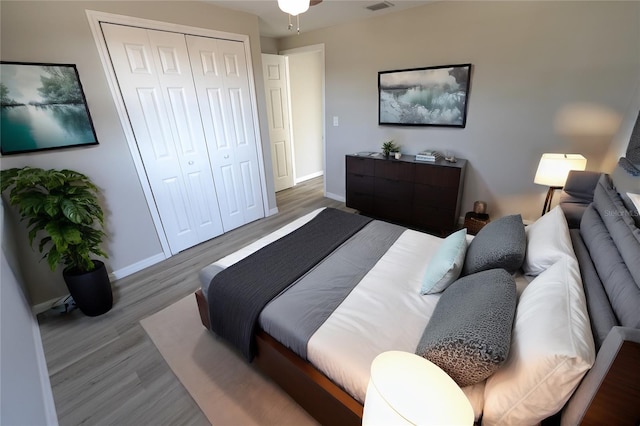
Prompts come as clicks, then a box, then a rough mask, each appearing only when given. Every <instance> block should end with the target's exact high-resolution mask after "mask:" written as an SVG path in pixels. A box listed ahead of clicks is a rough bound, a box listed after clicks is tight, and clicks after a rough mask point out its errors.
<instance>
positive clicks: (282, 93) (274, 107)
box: [262, 53, 294, 192]
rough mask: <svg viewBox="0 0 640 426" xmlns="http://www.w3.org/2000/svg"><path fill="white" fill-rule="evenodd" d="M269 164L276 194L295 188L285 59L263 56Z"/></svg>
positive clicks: (264, 54)
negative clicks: (269, 150)
mask: <svg viewBox="0 0 640 426" xmlns="http://www.w3.org/2000/svg"><path fill="white" fill-rule="evenodd" d="M262 71H263V75H264V88H265V94H266V99H267V119H268V121H269V139H270V141H271V143H270V145H271V161H272V162H273V180H274V183H275V190H276V192H278V191H282V190H283V189H287V188H291V187H292V186H293V184H294V173H293V155H292V150H291V127H290V123H291V119H290V109H289V91H288V82H287V58H286V56H280V55H270V54H266V53H263V54H262Z"/></svg>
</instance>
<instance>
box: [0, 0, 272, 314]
mask: <svg viewBox="0 0 640 426" xmlns="http://www.w3.org/2000/svg"><path fill="white" fill-rule="evenodd" d="M85 9H90V10H97V11H102V12H109V13H116V14H120V15H128V16H135V17H140V18H145V19H152V20H157V21H164V22H171V23H176V24H181V25H190V26H194V27H200V28H208V29H215V30H220V31H226V32H231V33H237V34H246V35H248V36H249V38H250V43H251V53H252V61H253V69H254V74H255V76H256V78H255V86H256V93H257V96H258V115H259V117H265V116H266V115H265V114H266V106H265V105H266V104H265V99H264V82H263V80H262V71H261V69H262V62H261V58H260V50H261V49H260V36H259V28H258V18H257V17H256V16H253V15H250V14H246V13H241V12H235V11H231V10H228V9H222V8H219V7H216V6H213V5H210V4H206V3H204V2H187V1H175V2H174V1H158V2H149V1H140V2H133V1H132V2H120V1H108V2H98V1H69V2H66V1H4V0H3V1H2V14H1V16H0V39H1V44H0V52H1V55H2V56H1V59H2V60H5V61H24V62H51V63H69V64H76V65H77V67H78V72H79V74H80V79H81V81H82V84H83V86H84V90H85V94H86V97H87V102H88V104H89V109H90V111H91V115H92V117H93V121H94V124H95V128H96V132H97V134H98V140H99V142H100V145H98V146H96V147H88V148H75V149H65V150H57V151H51V152H43V153H33V154H29V155H12V156H5V157H3V158H2V164H1V167H2V169H7V168H10V167H22V166H25V165H30V166H36V167H43V168H72V169H75V170H78V171H80V172H83V173H86V174H87V175H89V176H90V177H91V178H92V179H93V180H94V181H95V183H96V184H97V185H98V186H99V187H100V188H101V189H102V191H103V194H104V203H103V206H104V208H105V210H106V230H107V233H108V235H109V237H108V240H107V242H106V244H105V246H106V251H107V252H108V254H109V260H108V262H107V264H108V266H109V269H110V270H111V271H121V270H126V269H131V268H134V267H135V265H140V264H145V262H148V260H149V259H153V258H157V257H158V255H161V253H162V250H161V246H160V243H159V240H158V237H157V234H156V230H155V228H154V226H153V223H152V220H151V215H150V213H149V209H148V207H147V204H146V201H145V198H144V194H143V192H142V188H141V185H140V183H139V179H138V176H137V174H136V171H135V168H134V164H133V160H132V158H131V153H130V151H129V147H128V145H127V142H126V139H125V137H124V133H123V130H122V127H121V124H120V121H119V119H118V116H117V113H116V109H115V104H114V102H113V99H112V97H111V93H110V91H109V87H108V85H107V79H106V77H105V73H104V70H103V68H102V64H101V62H100V59H99V56H98V52H97V48H96V44H95V42H94V39H93V36H92V34H91V31H90V28H89V23H88V20H87V17H86V14H85ZM262 121H264V120H262V119H261V122H262ZM261 124H262V123H261ZM260 130H261V132H260V136H261V138H262V141H263V148H264V150H263V157H264V159H265V167H266V180H267V186H268V191H269V208H270V209H274V208H275V207H276V205H275V194H274V192H273V176H272V173H271V166H270V164H271V153H270V151H269V138H268V129H267V127H266V126H265V125H261V127H260ZM12 220H15V217H14V218H12ZM20 234H21V236H22V238H18V244H19V247H18V251H19V257H20V258H21V265H20V267H21V269H22V274H23V276H24V278H25V281H26V283H27V287H28V293H29V296H30V300H31V303H32V304H39V303H42V302H44V301H47V300H50V299H53V298H56V297H58V296H60V295H62V294H65V292H66V287H65V285H64V282H63V280H62V277H61V275H62V274H61V272H59V271H58V272H55V273H52V272H50V271H49V270H48V268H47V266H46V262H38V260H39V255H38V254H36V253H35V252H34V251H33V250H32V249H31V248H30V247H29V246H28V243H27V240H26V234H25V231H24V228H23V227H21V228H20Z"/></svg>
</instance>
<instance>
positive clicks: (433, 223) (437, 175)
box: [346, 155, 467, 235]
mask: <svg viewBox="0 0 640 426" xmlns="http://www.w3.org/2000/svg"><path fill="white" fill-rule="evenodd" d="M466 167H467V160H463V159H458V161H457V162H456V163H448V162H446V161H444V160H439V161H436V162H425V161H416V160H415V158H414V156H412V155H403V156H402V158H400V159H399V160H396V159H385V158H383V157H368V156H358V155H347V157H346V195H347V207H350V208H352V209H356V210H359V211H360V212H361V213H363V214H366V215H370V216H372V217H376V218H379V219H383V220H387V221H389V222H395V223H399V224H402V225H406V226H408V227H410V228H416V229H421V230H425V231H429V232H434V233H438V234H441V235H446V234H449V233H450V232H452V231H453V230H455V229H456V228H457V224H458V215H459V214H460V201H461V199H462V187H463V184H464V173H465V169H466Z"/></svg>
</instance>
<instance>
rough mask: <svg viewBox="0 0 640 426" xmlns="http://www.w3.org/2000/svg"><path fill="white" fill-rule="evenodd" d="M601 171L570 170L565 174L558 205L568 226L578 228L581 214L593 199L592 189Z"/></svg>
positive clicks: (593, 189) (594, 187)
mask: <svg viewBox="0 0 640 426" xmlns="http://www.w3.org/2000/svg"><path fill="white" fill-rule="evenodd" d="M601 175H602V173H600V172H588V171H578V170H572V171H570V172H569V175H568V176H567V181H566V182H565V184H564V188H563V190H562V193H561V194H560V202H559V205H560V207H561V208H562V211H563V212H564V215H565V217H566V218H567V223H568V224H569V228H579V227H580V220H581V219H582V214H583V213H584V211H585V210H586V209H587V206H588V205H589V204H591V202H592V201H593V191H595V189H596V185H597V184H598V180H599V179H600V176H601Z"/></svg>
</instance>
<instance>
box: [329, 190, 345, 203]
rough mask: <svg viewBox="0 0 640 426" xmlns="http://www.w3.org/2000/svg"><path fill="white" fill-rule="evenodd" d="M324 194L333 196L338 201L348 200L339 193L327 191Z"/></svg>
mask: <svg viewBox="0 0 640 426" xmlns="http://www.w3.org/2000/svg"><path fill="white" fill-rule="evenodd" d="M324 196H325V197H327V198H331V199H332V200H336V201H340V202H342V203H344V202H346V201H347V199H346V198H345V197H343V196H341V195H338V194H332V193H331V192H325V193H324Z"/></svg>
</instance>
